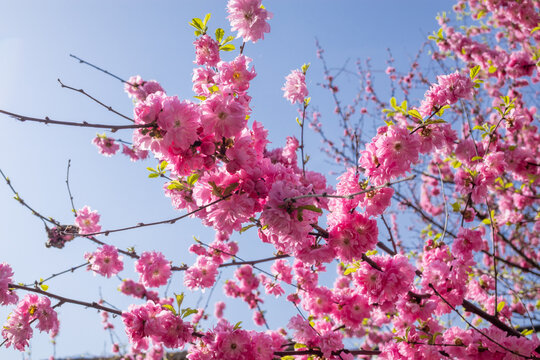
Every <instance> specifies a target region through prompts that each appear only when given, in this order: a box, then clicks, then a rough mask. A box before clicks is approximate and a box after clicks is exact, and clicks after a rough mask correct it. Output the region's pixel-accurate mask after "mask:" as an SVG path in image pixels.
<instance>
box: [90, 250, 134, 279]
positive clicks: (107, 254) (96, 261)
mask: <svg viewBox="0 0 540 360" xmlns="http://www.w3.org/2000/svg"><path fill="white" fill-rule="evenodd" d="M84 258H85V259H86V260H88V262H89V263H90V265H88V270H92V271H94V272H96V273H98V274H100V275H103V276H106V277H108V278H109V277H111V276H113V275H116V274H118V273H119V272H120V271H122V270H123V269H124V264H123V263H122V257H121V256H118V251H117V250H116V247H114V246H112V245H103V246H102V247H100V248H98V249H97V250H96V251H95V252H94V253H86V254H85V255H84Z"/></svg>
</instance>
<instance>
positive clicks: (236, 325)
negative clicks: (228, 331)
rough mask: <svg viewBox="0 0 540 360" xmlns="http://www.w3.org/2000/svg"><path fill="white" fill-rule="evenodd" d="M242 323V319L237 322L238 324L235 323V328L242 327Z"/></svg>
mask: <svg viewBox="0 0 540 360" xmlns="http://www.w3.org/2000/svg"><path fill="white" fill-rule="evenodd" d="M241 324H242V322H241V321H239V322H237V323H236V324H234V328H233V330H236V329H240V325H241Z"/></svg>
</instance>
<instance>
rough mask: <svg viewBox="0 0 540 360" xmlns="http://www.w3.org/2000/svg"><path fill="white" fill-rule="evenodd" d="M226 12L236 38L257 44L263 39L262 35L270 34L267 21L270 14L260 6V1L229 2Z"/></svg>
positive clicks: (233, 0)
mask: <svg viewBox="0 0 540 360" xmlns="http://www.w3.org/2000/svg"><path fill="white" fill-rule="evenodd" d="M227 12H228V13H229V16H228V17H227V18H228V19H229V22H230V23H231V29H232V31H238V37H241V38H243V40H244V41H246V42H247V41H251V42H254V43H255V42H257V40H260V39H264V33H268V32H270V25H269V24H268V22H267V21H268V20H270V19H271V18H272V13H271V12H269V11H267V10H266V9H265V8H264V6H262V4H261V0H229V2H228V3H227Z"/></svg>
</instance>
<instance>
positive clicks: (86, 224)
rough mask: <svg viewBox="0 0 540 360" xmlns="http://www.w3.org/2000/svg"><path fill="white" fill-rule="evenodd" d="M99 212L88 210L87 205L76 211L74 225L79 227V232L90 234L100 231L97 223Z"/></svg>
mask: <svg viewBox="0 0 540 360" xmlns="http://www.w3.org/2000/svg"><path fill="white" fill-rule="evenodd" d="M99 217H100V216H99V214H98V212H97V211H90V207H89V206H85V207H83V208H82V209H80V210H78V211H77V217H76V218H75V225H77V226H78V227H79V234H83V235H84V234H92V233H96V232H100V231H101V225H98V222H99Z"/></svg>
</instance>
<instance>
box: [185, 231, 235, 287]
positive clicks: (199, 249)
mask: <svg viewBox="0 0 540 360" xmlns="http://www.w3.org/2000/svg"><path fill="white" fill-rule="evenodd" d="M189 251H191V252H192V253H195V254H197V255H198V257H197V261H196V262H195V264H194V265H193V266H190V267H189V269H187V270H186V272H185V275H184V284H185V285H186V286H187V287H188V288H190V289H196V288H209V287H212V286H213V285H214V283H215V282H216V277H217V273H218V272H217V269H218V267H219V265H221V264H223V263H224V262H225V261H226V260H228V259H230V258H231V256H234V255H236V253H237V252H238V244H237V243H235V242H232V241H231V242H224V241H219V240H216V241H214V242H213V243H212V244H210V246H209V247H208V249H206V248H205V247H203V246H202V245H199V244H196V245H192V246H191V247H190V248H189Z"/></svg>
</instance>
